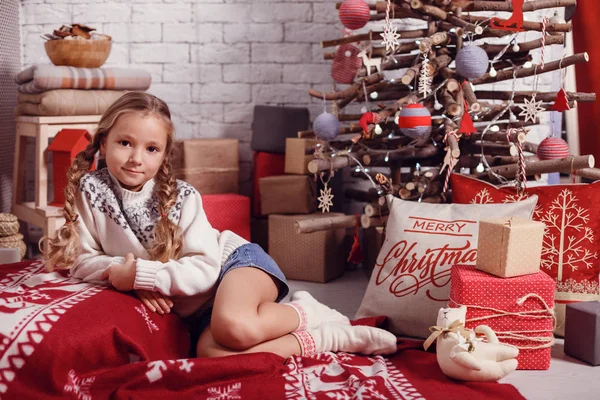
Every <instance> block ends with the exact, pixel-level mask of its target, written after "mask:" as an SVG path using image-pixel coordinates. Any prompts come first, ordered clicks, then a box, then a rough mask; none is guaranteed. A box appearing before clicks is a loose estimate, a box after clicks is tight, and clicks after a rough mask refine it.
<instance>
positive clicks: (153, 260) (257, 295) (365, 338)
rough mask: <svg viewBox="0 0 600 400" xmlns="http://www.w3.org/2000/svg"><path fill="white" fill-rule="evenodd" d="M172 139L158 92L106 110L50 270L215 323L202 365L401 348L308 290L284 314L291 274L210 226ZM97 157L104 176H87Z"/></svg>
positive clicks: (202, 348) (77, 171)
mask: <svg viewBox="0 0 600 400" xmlns="http://www.w3.org/2000/svg"><path fill="white" fill-rule="evenodd" d="M173 140H174V127H173V123H172V122H171V116H170V112H169V109H168V107H167V105H166V104H165V103H164V102H163V101H161V100H160V99H158V98H156V97H154V96H152V95H150V94H147V93H136V92H132V93H128V94H125V95H124V96H123V97H121V98H120V99H118V100H117V101H116V102H115V103H114V104H113V105H112V106H111V107H110V108H109V109H108V110H107V111H106V112H105V114H104V115H103V116H102V118H101V119H100V122H99V123H98V130H97V132H96V134H95V136H94V140H93V142H92V143H90V144H89V145H88V147H87V148H86V149H85V150H84V151H82V152H81V153H79V154H78V155H77V157H76V159H75V161H74V162H73V165H72V166H71V168H70V169H69V172H68V174H67V175H68V185H67V187H66V189H65V197H66V203H65V207H64V211H63V214H64V217H65V219H66V223H65V224H64V225H63V226H62V227H61V228H60V230H59V231H58V232H57V236H56V238H54V239H50V240H49V251H48V253H47V254H45V258H46V265H47V268H48V269H49V270H52V269H54V268H63V269H70V272H71V275H72V276H74V277H77V278H80V279H83V280H85V281H105V280H107V281H108V282H109V283H110V284H111V285H112V286H114V287H115V288H116V289H117V290H121V291H129V290H136V291H137V292H136V293H137V294H138V296H139V297H140V298H141V299H142V301H143V302H144V304H145V305H146V306H147V307H148V308H149V309H151V310H152V311H157V312H160V313H163V312H169V311H170V309H171V307H172V308H173V311H175V312H176V313H177V314H178V315H180V316H181V317H186V318H188V319H191V320H193V321H195V323H196V325H197V327H199V326H202V327H204V326H203V324H205V325H208V324H209V326H206V329H204V330H203V332H202V334H201V336H200V338H199V340H198V343H197V347H196V348H197V354H198V355H199V356H208V357H210V356H222V355H230V354H237V353H244V352H258V351H266V352H272V353H276V354H279V355H281V356H283V357H289V356H291V355H294V354H302V355H312V354H314V353H315V352H322V351H349V352H360V353H364V354H385V353H393V352H394V351H395V350H396V338H395V336H394V335H392V334H391V333H389V332H386V331H384V330H381V329H376V328H370V327H365V326H355V327H353V326H351V325H350V323H349V321H348V318H346V317H344V316H343V315H341V314H340V313H338V312H337V311H335V310H332V309H330V308H328V307H327V306H325V305H323V304H320V303H319V302H317V301H316V300H315V299H314V298H313V297H312V296H310V295H309V294H308V293H306V292H298V293H296V294H294V295H293V296H292V302H290V303H287V304H279V303H278V302H279V301H281V300H282V299H283V298H284V297H285V296H286V295H287V293H288V291H289V288H288V285H287V283H286V280H285V277H284V275H283V273H282V272H281V270H280V269H279V267H278V266H277V265H276V264H275V262H274V261H273V260H272V259H271V258H270V257H269V256H268V255H267V254H266V253H265V252H264V251H263V250H262V249H261V248H260V247H259V246H258V245H256V244H251V243H248V242H246V241H245V240H244V239H242V238H241V237H239V236H237V235H235V234H234V233H233V232H230V231H224V232H221V233H219V232H218V231H216V230H215V229H213V228H212V227H211V226H210V224H209V222H208V220H207V219H206V215H205V213H204V210H203V209H202V200H201V197H200V195H199V194H198V192H197V191H196V190H195V189H194V188H193V187H192V186H190V185H189V184H187V183H185V182H182V181H177V180H176V179H175V177H174V176H173V171H172V169H171V157H172V155H171V149H172V147H173ZM98 151H100V155H101V156H102V157H104V158H105V160H106V168H103V169H99V170H97V171H94V172H88V171H89V169H90V166H91V165H92V163H93V161H94V155H95V154H96V153H97V152H98ZM292 245H293V244H291V243H290V246H292Z"/></svg>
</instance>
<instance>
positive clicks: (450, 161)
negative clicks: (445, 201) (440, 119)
mask: <svg viewBox="0 0 600 400" xmlns="http://www.w3.org/2000/svg"><path fill="white" fill-rule="evenodd" d="M448 136H453V137H454V138H455V139H456V141H457V142H458V136H457V135H456V130H453V131H449V132H446V134H445V135H444V142H445V143H446V144H448ZM444 163H448V170H447V171H446V179H445V180H444V188H443V189H442V194H444V193H446V191H447V190H448V182H449V181H450V175H451V174H452V170H454V166H455V165H456V159H455V158H454V157H452V149H450V145H448V150H447V153H446V159H444ZM442 169H443V166H442Z"/></svg>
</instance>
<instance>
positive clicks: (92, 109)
mask: <svg viewBox="0 0 600 400" xmlns="http://www.w3.org/2000/svg"><path fill="white" fill-rule="evenodd" d="M125 93H127V90H93V89H91V90H77V89H56V90H48V91H46V92H43V93H19V94H18V95H17V107H16V108H15V116H19V115H46V116H57V115H101V114H104V111H106V110H107V109H108V107H110V105H111V104H112V103H114V102H115V101H116V100H117V99H118V98H119V97H121V96H122V95H124V94H125Z"/></svg>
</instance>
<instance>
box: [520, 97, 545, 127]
mask: <svg viewBox="0 0 600 400" xmlns="http://www.w3.org/2000/svg"><path fill="white" fill-rule="evenodd" d="M519 108H520V109H521V110H523V111H521V112H520V113H519V117H525V122H527V121H529V120H531V122H533V123H535V120H536V119H537V115H538V114H539V113H540V112H542V111H544V108H543V107H542V101H541V100H540V101H535V94H534V95H533V96H532V97H531V100H527V99H525V105H519Z"/></svg>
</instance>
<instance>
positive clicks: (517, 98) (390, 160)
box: [300, 0, 600, 226]
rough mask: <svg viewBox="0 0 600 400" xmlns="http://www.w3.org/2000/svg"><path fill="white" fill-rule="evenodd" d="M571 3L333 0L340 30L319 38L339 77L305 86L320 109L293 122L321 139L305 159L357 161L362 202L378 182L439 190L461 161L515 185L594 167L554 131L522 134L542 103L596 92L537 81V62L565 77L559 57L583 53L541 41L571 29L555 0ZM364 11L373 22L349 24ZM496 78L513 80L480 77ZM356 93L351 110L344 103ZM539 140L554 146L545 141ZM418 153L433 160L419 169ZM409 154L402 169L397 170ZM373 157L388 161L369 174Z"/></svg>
mask: <svg viewBox="0 0 600 400" xmlns="http://www.w3.org/2000/svg"><path fill="white" fill-rule="evenodd" d="M574 6H576V0H532V1H524V0H512V1H487V0H476V1H462V0H458V1H456V0H388V1H378V2H376V3H375V4H367V3H365V2H364V1H363V0H345V1H344V2H342V3H338V4H337V8H338V9H339V17H340V20H341V22H342V24H343V25H344V26H345V28H346V29H345V30H344V34H343V37H341V38H337V39H331V40H324V41H323V42H321V44H322V47H323V48H324V49H325V53H324V57H325V59H328V60H332V77H333V79H334V81H335V82H336V83H335V84H334V86H333V89H332V90H331V91H329V92H320V91H317V90H314V89H311V90H310V91H309V94H310V95H311V96H313V97H314V98H316V99H321V100H322V101H324V102H325V104H326V107H327V111H325V112H324V113H323V114H321V115H319V116H318V117H317V119H316V120H315V124H314V126H313V131H307V132H300V136H301V137H307V138H308V137H314V136H316V138H317V139H318V141H317V143H318V144H317V147H316V152H315V159H314V160H313V161H311V163H310V164H309V170H310V171H311V172H312V173H316V174H327V173H331V171H334V170H338V169H341V168H345V167H352V168H355V169H356V170H357V171H360V172H361V175H362V176H364V177H366V178H368V179H370V180H371V181H372V182H373V188H372V189H370V190H368V191H360V190H350V191H348V190H347V191H346V195H347V196H349V197H352V198H355V199H357V200H361V201H369V202H375V201H377V199H378V198H379V197H380V196H381V195H382V194H384V193H391V194H393V195H394V196H397V197H400V198H403V199H407V200H418V201H424V202H444V201H447V200H448V196H447V194H448V190H447V189H448V188H447V177H448V174H449V173H450V172H452V171H457V170H458V169H462V171H463V172H468V173H470V174H471V175H472V176H475V177H478V178H480V179H485V180H488V181H491V182H494V183H500V182H503V183H507V182H511V183H514V184H515V185H516V186H517V188H518V189H523V188H525V187H526V183H527V177H528V176H529V177H531V176H533V175H537V174H541V173H546V172H565V173H573V172H574V171H577V173H578V174H579V175H580V176H588V177H590V178H592V179H600V174H598V170H597V169H594V168H592V167H593V163H594V161H593V157H592V156H570V155H569V151H568V146H567V144H566V143H564V141H562V140H561V139H560V137H559V136H560V133H558V134H555V135H553V136H556V137H552V138H549V139H552V143H545V142H546V140H544V141H542V142H541V143H540V144H539V145H536V144H533V143H530V142H529V141H527V134H528V133H529V131H530V129H531V128H532V127H533V126H535V125H539V124H540V116H541V113H546V112H554V113H560V112H562V111H566V110H569V109H573V108H575V107H576V106H577V103H578V102H580V103H581V102H591V101H595V94H594V93H579V92H578V93H573V92H565V91H564V90H563V89H562V86H563V85H562V84H561V89H560V90H559V91H558V93H557V91H553V92H540V91H538V80H539V78H540V76H541V75H542V74H548V73H554V74H555V75H556V79H561V81H564V80H563V79H562V77H563V76H564V71H565V69H566V68H568V67H571V66H573V65H574V64H577V63H583V62H587V61H588V55H587V53H580V54H574V55H569V56H563V57H562V58H560V59H555V60H550V59H549V57H548V50H549V46H551V45H563V44H564V41H565V33H566V32H569V31H570V30H571V22H565V21H564V19H562V18H561V17H559V16H557V15H558V14H556V13H555V11H556V10H557V9H561V8H562V9H564V8H565V7H574ZM538 10H542V11H538ZM534 11H537V13H535V14H533V12H534ZM540 15H542V16H541V17H540ZM543 15H548V16H547V17H546V16H543ZM560 15H564V14H563V13H560ZM535 19H538V20H535ZM415 20H420V21H422V22H421V25H418V26H417V27H418V28H419V29H414V28H413V29H411V27H415V23H414V21H415ZM369 21H371V24H370V25H372V26H374V27H378V28H372V29H371V30H370V31H368V32H361V33H358V32H356V30H358V29H360V28H362V27H364V26H365V25H366V24H367V22H369ZM373 21H375V22H373ZM525 31H535V32H538V33H537V35H536V36H537V37H539V38H537V39H535V40H529V41H525V40H523V39H522V38H523V36H524V35H519V33H520V32H525ZM536 51H537V52H538V54H536V57H535V62H534V57H533V55H532V53H533V52H536ZM523 78H530V79H529V81H532V82H533V84H531V85H529V86H528V88H529V89H530V90H526V91H518V90H515V89H514V88H515V82H517V81H519V80H521V79H523ZM531 78H533V79H531ZM501 81H509V82H511V81H512V90H486V88H485V87H482V85H485V84H490V83H495V82H501ZM487 86H490V85H487ZM508 86H509V87H510V86H511V85H508ZM557 97H558V98H557ZM355 104H358V105H359V107H362V109H361V111H360V112H358V113H349V112H347V111H346V108H352V107H349V106H351V105H355ZM353 108H354V109H358V107H353ZM338 120H339V122H338ZM551 136H552V135H551ZM557 141H558V142H559V143H558V150H556V146H557ZM561 142H562V143H561ZM547 144H549V145H551V147H552V150H553V151H546V147H548V146H547ZM561 146H562V147H561ZM417 165H419V166H421V167H433V168H432V169H428V170H427V172H423V171H420V170H417V169H415V168H414V167H415V166H417ZM407 166H410V167H413V169H412V171H411V173H410V174H401V172H400V171H401V167H407ZM371 167H389V171H390V173H389V174H383V175H381V174H378V175H376V176H375V174H373V173H372V172H371V171H370V168H371ZM381 204H382V203H381ZM367 217H368V216H367ZM364 225H368V222H367V223H366V224H363V226H364Z"/></svg>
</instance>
